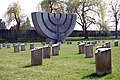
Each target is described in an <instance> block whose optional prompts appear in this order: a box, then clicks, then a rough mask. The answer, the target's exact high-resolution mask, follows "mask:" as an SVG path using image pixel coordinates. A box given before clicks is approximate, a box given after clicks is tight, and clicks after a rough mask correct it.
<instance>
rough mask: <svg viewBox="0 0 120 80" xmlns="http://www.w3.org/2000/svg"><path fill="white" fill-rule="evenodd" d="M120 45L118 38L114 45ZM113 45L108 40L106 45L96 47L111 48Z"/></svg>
mask: <svg viewBox="0 0 120 80" xmlns="http://www.w3.org/2000/svg"><path fill="white" fill-rule="evenodd" d="M118 45H119V42H118V41H117V40H115V41H114V47H118ZM110 47H111V45H110V42H106V43H105V45H102V46H97V48H96V49H98V48H110Z"/></svg>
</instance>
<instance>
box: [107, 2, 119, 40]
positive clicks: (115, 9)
mask: <svg viewBox="0 0 120 80" xmlns="http://www.w3.org/2000/svg"><path fill="white" fill-rule="evenodd" d="M109 5H110V7H111V8H110V11H109V13H110V14H111V16H110V17H113V18H112V19H113V20H112V22H114V23H115V38H118V35H117V34H118V24H119V20H120V1H119V0H117V1H116V0H111V1H110V4H109Z"/></svg>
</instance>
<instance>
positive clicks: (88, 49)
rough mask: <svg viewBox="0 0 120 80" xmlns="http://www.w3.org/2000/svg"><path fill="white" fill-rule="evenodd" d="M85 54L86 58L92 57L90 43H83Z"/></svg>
mask: <svg viewBox="0 0 120 80" xmlns="http://www.w3.org/2000/svg"><path fill="white" fill-rule="evenodd" d="M85 55H86V58H91V57H93V45H91V44H87V45H85Z"/></svg>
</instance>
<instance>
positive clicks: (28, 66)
mask: <svg viewBox="0 0 120 80" xmlns="http://www.w3.org/2000/svg"><path fill="white" fill-rule="evenodd" d="M34 66H40V65H26V66H23V67H22V68H30V67H34Z"/></svg>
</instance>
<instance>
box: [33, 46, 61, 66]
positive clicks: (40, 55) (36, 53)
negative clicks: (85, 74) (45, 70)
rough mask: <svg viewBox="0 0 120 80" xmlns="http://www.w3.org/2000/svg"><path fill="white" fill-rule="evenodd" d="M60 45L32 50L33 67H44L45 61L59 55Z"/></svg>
mask: <svg viewBox="0 0 120 80" xmlns="http://www.w3.org/2000/svg"><path fill="white" fill-rule="evenodd" d="M59 51H60V44H54V45H51V44H50V45H47V46H43V47H36V48H34V49H32V50H31V65H33V66H34V65H42V64H43V59H45V58H50V56H51V55H52V56H57V55H59Z"/></svg>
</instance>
